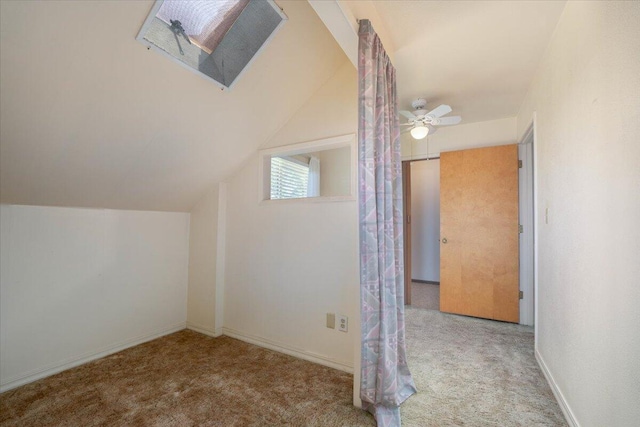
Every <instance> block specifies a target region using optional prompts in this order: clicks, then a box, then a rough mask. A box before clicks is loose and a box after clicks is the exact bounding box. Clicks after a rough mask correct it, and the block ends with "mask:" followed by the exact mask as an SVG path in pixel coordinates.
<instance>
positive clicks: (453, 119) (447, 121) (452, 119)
mask: <svg viewBox="0 0 640 427" xmlns="http://www.w3.org/2000/svg"><path fill="white" fill-rule="evenodd" d="M461 121H462V117H460V116H449V117H442V118H441V119H438V125H445V126H446V125H457V124H458V123H460V122H461Z"/></svg>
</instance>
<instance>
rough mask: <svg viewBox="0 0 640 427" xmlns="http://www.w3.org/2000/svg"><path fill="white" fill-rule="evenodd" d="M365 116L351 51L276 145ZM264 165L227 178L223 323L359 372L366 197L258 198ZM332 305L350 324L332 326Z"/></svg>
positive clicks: (339, 131)
mask: <svg viewBox="0 0 640 427" xmlns="http://www.w3.org/2000/svg"><path fill="white" fill-rule="evenodd" d="M357 123H358V122H357V79H356V71H355V69H354V68H353V66H352V65H351V64H350V63H349V62H348V61H347V60H346V58H345V62H344V65H343V66H342V67H341V68H340V70H339V71H338V73H336V75H335V76H334V77H333V78H332V79H331V80H329V81H328V82H327V83H326V84H325V86H323V87H322V88H321V89H320V90H319V91H318V93H316V94H315V95H314V96H313V97H312V98H311V99H310V100H309V101H308V102H307V104H305V106H304V107H303V108H302V109H301V110H300V111H299V112H298V113H297V114H296V115H295V116H294V117H293V118H292V119H291V120H290V121H289V123H288V124H287V125H285V126H284V127H283V128H282V129H281V130H280V132H278V134H276V135H275V136H274V137H273V138H272V139H271V141H270V142H269V144H268V145H269V146H271V147H275V146H281V145H287V144H293V143H298V142H303V141H310V140H316V139H321V138H326V137H332V136H338V135H344V134H348V133H354V132H355V131H356V130H357ZM263 148H266V147H263ZM258 166H259V159H258V153H255V154H254V155H253V156H252V157H251V158H250V159H249V160H248V161H247V162H246V164H245V165H244V167H243V168H242V169H241V170H239V171H238V173H236V174H235V175H234V176H233V177H232V178H231V179H230V180H229V182H228V206H227V213H228V218H227V253H226V257H227V263H226V269H227V270H226V286H225V312H224V328H223V331H224V333H225V334H227V335H232V336H236V337H239V338H242V339H246V340H252V341H253V342H256V343H258V344H261V345H266V346H271V347H274V348H277V349H279V350H281V351H288V352H291V353H294V354H296V355H297V356H300V357H306V358H309V359H312V360H315V361H317V362H321V363H325V364H328V365H330V366H334V367H337V368H340V369H344V370H350V369H352V368H353V366H354V356H355V355H354V348H355V344H354V343H355V341H356V338H357V339H358V342H359V319H358V317H359V312H358V300H357V298H358V289H359V286H358V283H359V267H358V265H359V262H358V213H357V209H358V208H357V203H356V201H355V200H352V201H343V202H308V201H294V202H291V201H283V202H281V203H278V202H269V203H266V204H259V202H258V181H259V180H258ZM328 312H330V313H340V314H345V315H347V316H349V332H347V333H344V332H339V331H338V330H337V329H328V328H326V326H325V315H326V313H328Z"/></svg>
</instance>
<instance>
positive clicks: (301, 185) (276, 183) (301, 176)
mask: <svg viewBox="0 0 640 427" xmlns="http://www.w3.org/2000/svg"><path fill="white" fill-rule="evenodd" d="M308 182H309V166H307V165H302V164H300V163H298V162H294V161H291V160H288V159H285V158H283V157H272V158H271V199H272V200H273V199H297V198H301V197H307V183H308Z"/></svg>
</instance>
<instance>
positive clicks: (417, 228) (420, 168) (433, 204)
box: [411, 159, 440, 282]
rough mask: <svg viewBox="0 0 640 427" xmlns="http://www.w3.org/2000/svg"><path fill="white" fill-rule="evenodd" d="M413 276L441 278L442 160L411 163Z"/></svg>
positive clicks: (435, 279) (423, 278)
mask: <svg viewBox="0 0 640 427" xmlns="http://www.w3.org/2000/svg"><path fill="white" fill-rule="evenodd" d="M411 278H412V279H418V280H429V281H434V282H439V281H440V160H438V159H435V160H424V161H417V162H412V163H411Z"/></svg>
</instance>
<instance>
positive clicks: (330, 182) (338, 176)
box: [317, 147, 352, 197]
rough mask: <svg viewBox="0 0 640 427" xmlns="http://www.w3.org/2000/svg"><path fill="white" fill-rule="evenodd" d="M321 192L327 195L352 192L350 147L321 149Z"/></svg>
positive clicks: (319, 154) (319, 155)
mask: <svg viewBox="0 0 640 427" xmlns="http://www.w3.org/2000/svg"><path fill="white" fill-rule="evenodd" d="M317 154H318V158H319V159H320V194H321V195H322V196H325V197H331V196H345V195H348V194H349V193H350V192H351V174H350V168H349V165H350V162H351V161H352V159H351V149H350V148H349V147H342V148H334V149H331V150H324V151H320V152H319V153H317Z"/></svg>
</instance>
